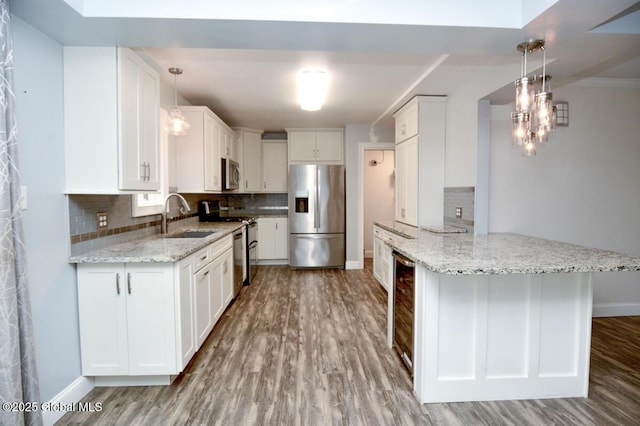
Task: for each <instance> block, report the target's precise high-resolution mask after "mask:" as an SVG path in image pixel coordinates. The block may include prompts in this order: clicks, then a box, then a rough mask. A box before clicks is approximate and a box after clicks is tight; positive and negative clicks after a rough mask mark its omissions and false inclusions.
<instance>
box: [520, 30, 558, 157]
mask: <svg viewBox="0 0 640 426" xmlns="http://www.w3.org/2000/svg"><path fill="white" fill-rule="evenodd" d="M517 49H518V51H520V52H522V61H521V63H520V68H521V75H522V76H521V77H520V78H519V79H517V80H516V81H515V85H516V110H515V112H512V113H511V120H512V121H513V143H514V145H519V146H522V149H523V151H522V155H526V156H531V155H535V154H536V146H537V145H538V144H541V143H545V142H547V141H548V137H549V133H550V132H551V131H553V130H555V128H556V116H557V112H556V107H555V106H554V105H553V96H552V94H551V91H550V90H549V87H548V84H549V80H550V79H551V77H550V76H548V75H546V55H545V49H544V40H530V41H525V42H523V43H520V44H518V46H517ZM538 50H542V75H540V76H537V77H536V76H535V75H527V56H528V55H529V54H531V53H533V52H536V51H538Z"/></svg>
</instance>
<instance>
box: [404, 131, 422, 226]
mask: <svg viewBox="0 0 640 426" xmlns="http://www.w3.org/2000/svg"><path fill="white" fill-rule="evenodd" d="M418 138H419V136H414V137H413V138H411V139H409V140H408V141H406V142H404V143H406V144H407V148H406V152H405V171H406V172H405V182H404V185H405V188H406V192H405V193H406V199H405V203H406V204H405V205H406V214H405V223H407V224H409V225H413V226H418Z"/></svg>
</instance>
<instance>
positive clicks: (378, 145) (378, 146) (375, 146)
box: [357, 142, 396, 269]
mask: <svg viewBox="0 0 640 426" xmlns="http://www.w3.org/2000/svg"><path fill="white" fill-rule="evenodd" d="M395 149H396V144H395V142H360V143H359V144H358V223H357V226H358V258H357V262H358V268H357V269H363V268H364V229H363V228H364V152H365V151H381V150H393V151H395ZM394 158H395V156H394ZM394 169H395V166H394Z"/></svg>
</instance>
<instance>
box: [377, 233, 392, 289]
mask: <svg viewBox="0 0 640 426" xmlns="http://www.w3.org/2000/svg"><path fill="white" fill-rule="evenodd" d="M385 234H386V233H385V232H384V231H383V230H381V229H380V228H378V227H375V226H374V228H373V276H374V277H375V279H377V280H378V282H379V283H380V284H382V287H384V288H385V290H387V291H389V289H390V287H391V280H392V277H391V276H392V272H391V271H392V270H391V269H390V267H391V265H392V263H393V260H392V256H391V248H390V247H389V246H387V245H386V244H385V243H384V240H383V239H384V237H385Z"/></svg>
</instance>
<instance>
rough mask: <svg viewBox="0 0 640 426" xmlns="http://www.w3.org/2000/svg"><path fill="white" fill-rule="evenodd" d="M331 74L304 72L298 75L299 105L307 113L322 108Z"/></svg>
mask: <svg viewBox="0 0 640 426" xmlns="http://www.w3.org/2000/svg"><path fill="white" fill-rule="evenodd" d="M328 85H329V74H328V73H327V72H326V71H323V70H302V71H300V72H299V73H298V103H299V104H300V108H302V109H303V110H305V111H317V110H319V109H320V108H322V104H323V103H324V100H325V97H326V95H327V87H328Z"/></svg>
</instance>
